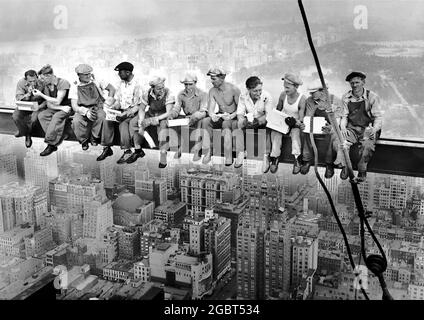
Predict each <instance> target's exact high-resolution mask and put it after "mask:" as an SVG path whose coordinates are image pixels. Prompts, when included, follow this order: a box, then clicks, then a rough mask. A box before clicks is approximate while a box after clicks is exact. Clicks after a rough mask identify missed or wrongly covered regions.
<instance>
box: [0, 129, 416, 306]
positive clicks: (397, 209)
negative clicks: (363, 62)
mask: <svg viewBox="0 0 424 320" xmlns="http://www.w3.org/2000/svg"><path fill="white" fill-rule="evenodd" d="M12 139H14V138H12V137H11V138H9V139H6V140H10V141H12V142H5V144H7V145H8V148H9V150H16V148H18V149H21V148H23V149H24V146H23V145H22V144H21V143H19V141H13V140H12ZM41 144H42V141H41V139H34V147H33V148H35V150H37V149H39V148H41ZM14 145H15V146H14ZM16 145H20V148H19V147H18V146H16ZM8 148H4V149H3V150H5V151H2V157H4V158H7V159H8V160H9V163H8V165H7V166H5V167H4V169H2V172H9V174H10V175H11V176H13V177H15V179H14V180H13V179H12V180H10V181H9V182H8V183H9V184H3V189H1V190H0V202H1V208H2V210H1V211H0V212H1V216H2V219H1V222H2V224H0V226H1V227H2V229H1V230H2V232H1V233H0V239H2V242H1V248H0V249H1V252H2V254H1V255H0V256H1V259H2V266H3V267H2V269H1V272H2V276H3V279H4V281H5V282H3V286H2V287H0V295H1V297H2V299H10V298H13V296H14V295H18V294H24V293H22V292H25V290H24V291H22V290H23V288H21V287H19V283H21V284H22V283H23V282H24V279H25V278H26V277H27V276H30V275H31V274H32V273H35V274H37V275H44V277H47V276H48V275H49V274H51V272H53V269H54V268H55V267H57V266H59V265H64V266H66V267H67V268H68V270H69V272H70V275H72V277H71V278H72V279H73V280H72V281H70V282H69V284H70V287H71V289H69V290H68V293H66V294H65V293H64V292H62V295H59V296H58V298H59V299H80V298H82V299H84V298H83V297H82V296H81V294H80V293H78V292H81V293H84V292H85V294H84V296H85V297H89V296H95V295H96V294H95V292H98V291H96V290H100V288H105V286H110V285H113V288H115V289H113V291H112V292H111V296H109V297H107V296H102V297H103V298H104V299H109V298H112V296H115V295H118V296H120V294H119V292H120V290H123V288H124V287H125V283H131V285H132V286H133V287H134V288H140V290H141V291H140V290H135V289H134V290H133V293H131V295H129V296H122V295H121V298H127V299H138V298H137V297H141V296H142V295H143V294H147V292H149V290H156V289H154V288H157V286H158V285H159V284H160V283H165V284H166V286H165V297H167V298H168V299H180V298H182V296H186V295H188V296H189V297H191V298H192V299H199V298H203V299H214V298H215V299H216V298H218V297H221V298H222V294H225V295H226V296H225V297H227V298H232V299H234V298H236V299H242V300H243V299H306V298H308V299H328V298H332V299H338V298H340V297H341V298H344V299H355V295H354V293H353V292H354V291H349V286H352V285H353V283H354V278H351V277H350V274H349V271H348V269H349V267H348V265H347V260H346V259H347V255H346V247H345V246H344V244H343V240H342V237H341V233H340V231H339V229H338V227H337V225H336V223H335V220H334V218H333V217H332V214H331V211H330V208H329V204H328V202H327V200H326V199H324V201H322V200H321V199H322V197H323V196H324V193H323V189H322V187H321V186H320V185H319V184H318V183H317V181H316V179H315V177H314V174H313V173H312V172H310V173H309V174H308V175H306V176H294V175H292V174H291V172H290V171H291V168H290V166H289V165H288V164H281V166H280V168H279V171H278V172H277V173H276V174H270V173H268V174H265V175H261V174H258V173H256V172H255V170H254V169H253V168H254V167H258V166H259V164H260V161H256V160H245V162H244V166H243V170H228V168H225V166H224V165H223V162H222V161H219V160H218V161H215V165H213V166H212V167H211V166H205V165H201V164H195V163H192V162H191V161H190V159H189V157H190V156H189V155H188V154H183V156H182V158H181V159H179V160H175V159H173V153H171V154H170V155H169V167H167V168H166V169H160V170H159V169H158V168H157V167H156V166H155V165H154V162H155V161H157V160H154V159H155V158H157V157H158V151H155V150H146V152H147V155H146V158H145V159H143V160H140V161H138V162H136V163H135V164H133V165H124V166H122V165H118V164H116V162H115V160H116V158H115V159H114V160H111V161H110V162H109V164H106V165H105V166H103V163H102V162H100V163H99V162H95V155H96V152H95V150H92V151H93V152H88V153H84V152H83V151H80V149H79V147H78V145H77V144H75V143H72V142H69V143H68V144H67V146H66V147H65V146H64V148H63V149H62V150H59V151H58V153H57V156H55V157H54V160H55V161H53V162H50V169H52V167H53V172H56V176H51V177H49V178H48V177H47V175H48V172H46V170H45V169H43V168H42V167H37V166H36V165H35V166H32V167H30V166H28V165H26V166H22V165H21V166H20V168H21V169H20V170H18V169H17V167H18V162H28V159H31V160H33V162H34V163H37V157H39V156H38V155H37V154H36V153H34V152H33V150H28V151H27V152H26V154H25V152H24V153H23V154H21V156H18V157H17V156H16V155H15V152H13V151H7V149H8ZM92 149H96V147H92ZM12 152H13V153H12ZM90 154H91V156H90ZM10 155H15V156H14V157H10ZM83 155H85V156H84V157H82V156H83ZM217 158H218V157H217ZM50 161H52V159H50ZM93 161H94V162H93ZM126 166H128V167H131V168H132V169H130V170H129V171H125V170H124V169H125V167H126ZM37 168H38V169H37ZM55 168H57V171H56V169H55ZM104 170H107V171H104ZM319 171H320V172H321V174H323V169H322V168H319ZM126 172H127V173H126ZM128 173H132V174H130V175H128ZM26 175H29V176H28V177H29V181H26V178H25V176H26ZM34 175H35V176H36V177H38V179H39V180H37V181H39V182H40V183H38V185H35V186H32V184H31V183H34V182H33V178H32V177H33V176H34ZM19 176H21V177H20V178H19ZM105 176H113V178H112V179H111V180H110V184H109V185H108V187H105V184H104V182H103V181H102V178H101V177H105ZM131 176H132V178H131ZM43 177H45V178H43ZM224 177H225V178H224ZM44 179H48V187H46V185H45V182H43V181H46V180H44ZM18 181H19V182H18ZM246 181H247V183H246ZM28 182H29V183H28ZM161 183H163V188H162V187H160V185H161ZM155 184H158V186H159V187H158V188H156V187H155ZM325 184H326V186H327V188H328V189H329V191H330V193H331V194H332V197H333V200H334V201H335V204H336V208H337V211H338V214H339V216H340V219H341V221H342V225H343V226H344V228H345V230H346V232H347V233H348V239H349V243H350V246H351V250H352V253H353V255H354V256H355V257H356V258H355V259H357V257H358V254H359V253H360V241H359V220H358V219H357V217H356V215H357V212H356V208H355V206H354V200H353V196H352V194H351V190H350V186H349V184H348V183H347V182H346V181H343V180H340V179H339V178H338V176H337V172H336V176H335V177H333V178H332V179H330V180H327V179H326V180H325ZM149 185H150V187H149ZM201 186H203V187H201ZM199 187H200V189H198V188H199ZM2 190H3V191H2ZM13 190H16V191H13ZM22 190H32V191H31V192H30V193H28V192H27V191H26V192H24V193H25V194H27V195H26V196H25V197H24V198H21V193H22V192H21V191H22ZM200 190H202V191H200ZM208 190H209V191H208ZM218 190H220V191H219V193H217V192H218ZM359 190H360V193H361V197H362V201H363V203H364V206H365V209H366V210H370V211H372V216H371V218H370V220H369V221H370V224H371V226H372V227H373V230H374V232H375V233H376V235H377V236H378V237H379V240H380V243H381V244H382V246H383V248H384V250H385V252H386V255H387V256H388V263H389V265H388V270H387V271H386V273H385V276H386V277H387V279H386V281H387V282H388V285H389V289H390V291H391V292H394V295H395V297H396V299H421V298H422V297H421V295H422V294H421V292H422V291H421V290H422V289H421V288H422V287H421V284H420V283H421V282H420V280H419V279H420V277H421V276H420V275H421V272H422V271H421V270H422V257H423V256H424V249H423V247H422V244H423V243H424V237H423V236H422V234H423V230H424V179H423V178H414V177H402V176H396V175H385V174H374V173H369V177H368V179H367V181H366V182H365V183H364V184H361V185H360V189H359ZM162 194H163V195H162ZM196 197H197V198H196ZM211 197H213V198H211ZM18 199H20V200H18ZM18 201H19V202H18ZM18 203H22V204H18ZM10 205H12V207H10ZM8 208H10V209H8ZM12 208H14V209H12ZM20 208H21V209H20ZM18 209H19V210H21V211H18ZM5 222H6V223H5ZM253 236H254V237H253ZM5 241H6V242H5ZM366 248H367V249H366V250H367V251H369V252H375V250H376V247H375V244H373V243H372V242H370V241H369V239H368V240H367V244H366ZM205 254H206V256H205ZM23 257H26V259H27V260H22V258H23ZM28 259H29V260H28ZM196 259H197V260H196ZM199 259H200V260H199ZM305 259H306V260H305ZM24 261H28V262H25V263H26V264H24ZM200 261H203V262H201V264H200V265H199V262H200ZM420 261H421V262H420ZM163 263H165V265H167V266H168V267H164V266H165V265H162V264H163ZM12 265H13V266H16V268H14V269H13V270H15V271H14V272H18V273H17V274H15V273H11V271H12V269H11V266H12ZM183 265H186V267H183ZM195 265H199V266H202V267H201V268H200V269H199V271H200V270H203V271H201V272H202V274H203V272H205V273H204V274H203V275H200V278H193V274H192V275H191V276H190V273H187V271H184V272H183V270H189V269H186V268H194V266H195ZM77 266H82V268H85V269H84V270H86V271H84V272H83V273H81V272H82V271H81V270H82V269H81V270H79V269H78V268H77ZM171 266H174V267H171ZM189 266H191V267H189ZM420 266H421V267H420ZM46 268H47V269H46ZM163 268H165V269H163ZM179 268H183V269H179ZM46 270H50V271H49V272H50V273H49V272H46ZM160 270H162V271H160ZM172 270H173V271H172ZM190 270H192V271H191V272H194V273H196V272H197V271H195V270H196V269H190ZM170 272H171V273H170ZM165 274H166V276H165ZM171 274H172V275H173V276H172V277H171V278H169V277H170V275H171ZM252 274H254V275H255V277H253V278H251V275H252ZM198 276H199V275H198ZM304 276H305V277H304ZM196 277H197V276H196ZM19 279H22V280H19ZM171 279H174V280H171ZM188 279H190V280H188ZM195 279H197V280H195ZM375 280H376V279H375V278H373V277H370V278H369V282H368V285H369V287H368V289H367V292H368V294H369V295H370V297H371V298H372V299H379V296H381V291H380V289H379V286H378V281H377V282H376V281H375ZM16 281H18V282H16ZM19 281H21V282H19ZM187 281H190V282H187ZM193 281H197V282H193ZM350 281H351V282H350ZM119 283H121V284H119ZM137 283H138V284H137ZM188 283H191V285H189V284H188ZM194 283H195V284H194ZM140 285H141V287H139V286H140ZM122 286H123V287H122ZM19 288H21V289H19ZM96 288H97V289H96ZM176 288H179V289H178V290H177V289H176ZM184 288H185V289H184ZM329 288H332V291H331V292H333V293H330V291H329V290H330V289H329ZM351 288H352V287H351ZM184 292H185V293H184ZM392 294H393V293H392ZM360 296H361V294H360V293H358V294H357V295H356V299H363V297H360Z"/></svg>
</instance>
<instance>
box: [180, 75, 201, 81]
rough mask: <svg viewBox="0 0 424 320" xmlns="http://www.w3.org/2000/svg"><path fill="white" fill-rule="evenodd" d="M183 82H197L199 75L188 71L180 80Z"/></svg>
mask: <svg viewBox="0 0 424 320" xmlns="http://www.w3.org/2000/svg"><path fill="white" fill-rule="evenodd" d="M180 82H181V83H194V82H197V76H196V75H195V74H192V73H186V74H185V75H184V77H183V78H182V79H181V81H180Z"/></svg>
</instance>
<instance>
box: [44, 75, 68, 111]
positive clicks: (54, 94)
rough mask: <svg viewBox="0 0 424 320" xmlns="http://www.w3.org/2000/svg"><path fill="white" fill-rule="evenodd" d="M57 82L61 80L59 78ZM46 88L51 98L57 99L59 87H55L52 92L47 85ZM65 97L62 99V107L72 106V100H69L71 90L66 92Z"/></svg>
mask: <svg viewBox="0 0 424 320" xmlns="http://www.w3.org/2000/svg"><path fill="white" fill-rule="evenodd" d="M57 80H58V81H59V80H61V79H60V78H57ZM46 88H47V90H48V92H49V96H50V97H52V98H57V85H54V86H53V90H50V87H49V86H48V85H46ZM65 91H66V93H65V96H64V97H63V99H62V102H61V103H60V105H61V106H71V105H72V104H71V99H69V98H68V94H69V89H66V90H65Z"/></svg>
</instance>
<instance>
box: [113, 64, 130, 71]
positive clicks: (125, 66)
mask: <svg viewBox="0 0 424 320" xmlns="http://www.w3.org/2000/svg"><path fill="white" fill-rule="evenodd" d="M121 70H125V71H131V72H132V71H133V70H134V66H133V64H132V63H129V62H121V63H120V64H118V65H117V66H116V67H115V71H121Z"/></svg>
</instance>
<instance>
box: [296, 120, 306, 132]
mask: <svg viewBox="0 0 424 320" xmlns="http://www.w3.org/2000/svg"><path fill="white" fill-rule="evenodd" d="M297 125H298V127H299V128H300V130H302V131H303V130H305V124H304V123H303V122H302V121H297Z"/></svg>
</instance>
